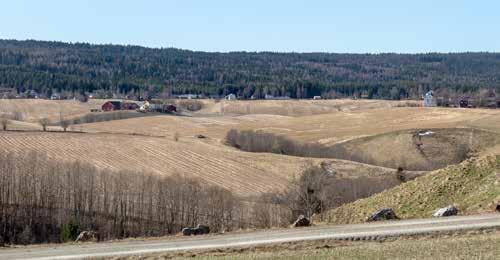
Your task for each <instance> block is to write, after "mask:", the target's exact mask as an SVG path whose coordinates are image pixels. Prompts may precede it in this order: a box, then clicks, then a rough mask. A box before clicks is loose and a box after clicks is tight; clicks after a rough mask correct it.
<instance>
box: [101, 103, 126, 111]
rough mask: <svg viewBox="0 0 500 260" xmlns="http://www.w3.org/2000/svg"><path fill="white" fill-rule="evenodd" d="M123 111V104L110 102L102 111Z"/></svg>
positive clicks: (104, 105)
mask: <svg viewBox="0 0 500 260" xmlns="http://www.w3.org/2000/svg"><path fill="white" fill-rule="evenodd" d="M120 109H122V102H120V101H108V102H106V103H104V104H103V105H102V111H114V110H120Z"/></svg>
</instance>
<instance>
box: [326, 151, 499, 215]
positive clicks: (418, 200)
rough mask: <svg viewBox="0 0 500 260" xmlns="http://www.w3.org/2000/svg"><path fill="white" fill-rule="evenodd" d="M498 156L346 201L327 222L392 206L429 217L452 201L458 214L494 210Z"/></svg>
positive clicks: (440, 171)
mask: <svg viewBox="0 0 500 260" xmlns="http://www.w3.org/2000/svg"><path fill="white" fill-rule="evenodd" d="M499 182H500V155H497V156H486V157H482V158H471V159H468V160H466V161H464V162H462V163H460V164H458V165H453V166H449V167H446V168H444V169H441V170H436V171H433V172H430V173H428V174H426V175H424V176H421V177H418V178H416V179H415V180H413V181H409V182H406V183H403V184H401V185H399V186H397V187H394V188H392V189H389V190H386V191H384V192H381V193H378V194H376V195H374V196H372V197H369V198H366V199H361V200H358V201H355V202H353V203H349V204H345V205H343V206H341V207H338V208H336V209H333V210H331V211H329V212H327V213H326V216H324V217H326V220H327V221H328V222H330V223H336V224H347V223H359V222H363V221H365V219H366V218H367V217H368V216H369V215H370V214H372V213H373V212H374V211H376V210H378V209H380V208H386V207H389V208H393V209H394V210H395V211H396V214H397V215H398V216H399V217H400V218H423V217H430V216H432V213H433V212H434V211H435V210H436V209H437V208H440V207H445V206H447V205H449V204H454V205H456V206H457V207H458V209H459V214H461V215H465V214H473V213H480V212H488V211H492V210H493V203H495V202H498V201H500V183H499Z"/></svg>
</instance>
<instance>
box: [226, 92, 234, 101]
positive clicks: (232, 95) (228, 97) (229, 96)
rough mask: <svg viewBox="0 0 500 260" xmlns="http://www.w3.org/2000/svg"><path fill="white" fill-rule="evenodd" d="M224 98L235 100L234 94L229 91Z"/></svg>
mask: <svg viewBox="0 0 500 260" xmlns="http://www.w3.org/2000/svg"><path fill="white" fill-rule="evenodd" d="M226 100H236V95H235V94H232V93H231V94H229V95H227V96H226Z"/></svg>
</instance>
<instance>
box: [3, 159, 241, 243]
mask: <svg viewBox="0 0 500 260" xmlns="http://www.w3.org/2000/svg"><path fill="white" fill-rule="evenodd" d="M240 208H241V205H240V204H239V201H238V200H237V199H236V197H235V196H234V195H233V194H232V193H231V192H229V191H227V190H225V189H222V188H220V187H216V186H213V185H208V184H204V183H202V182H200V181H198V180H194V179H189V178H184V177H182V176H174V177H160V176H158V175H153V174H147V173H137V172H127V171H119V172H114V171H110V170H99V169H96V168H95V167H93V166H90V165H88V164H85V163H81V162H73V163H62V162H55V161H53V160H51V159H50V158H47V157H46V156H45V155H43V154H39V153H26V154H13V153H0V239H1V240H2V242H3V243H21V244H26V243H41V242H61V241H64V240H69V239H74V237H75V236H76V235H77V234H78V232H79V231H82V230H93V231H97V232H98V234H99V236H100V239H111V238H122V237H130V236H153V235H154V236H158V235H165V234H172V233H176V232H179V231H180V230H181V228H182V227H185V226H194V225H196V224H206V225H209V226H210V227H211V229H212V230H214V231H221V230H231V229H234V228H240V227H245V225H248V224H247V223H246V222H243V221H241V220H242V219H243V218H244V217H242V215H241V214H243V212H242V211H240V210H239V209H240Z"/></svg>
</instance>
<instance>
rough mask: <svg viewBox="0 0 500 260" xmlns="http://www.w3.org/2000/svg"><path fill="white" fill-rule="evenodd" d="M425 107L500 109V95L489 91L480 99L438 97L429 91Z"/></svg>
mask: <svg viewBox="0 0 500 260" xmlns="http://www.w3.org/2000/svg"><path fill="white" fill-rule="evenodd" d="M423 106H424V107H436V106H438V107H461V108H476V107H486V108H500V95H497V94H496V93H495V91H493V90H488V91H487V92H485V93H482V95H480V97H474V96H470V95H463V96H459V97H450V96H445V95H441V96H438V95H436V93H435V92H434V91H432V90H431V91H429V92H427V93H426V94H425V95H424V96H423Z"/></svg>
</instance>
